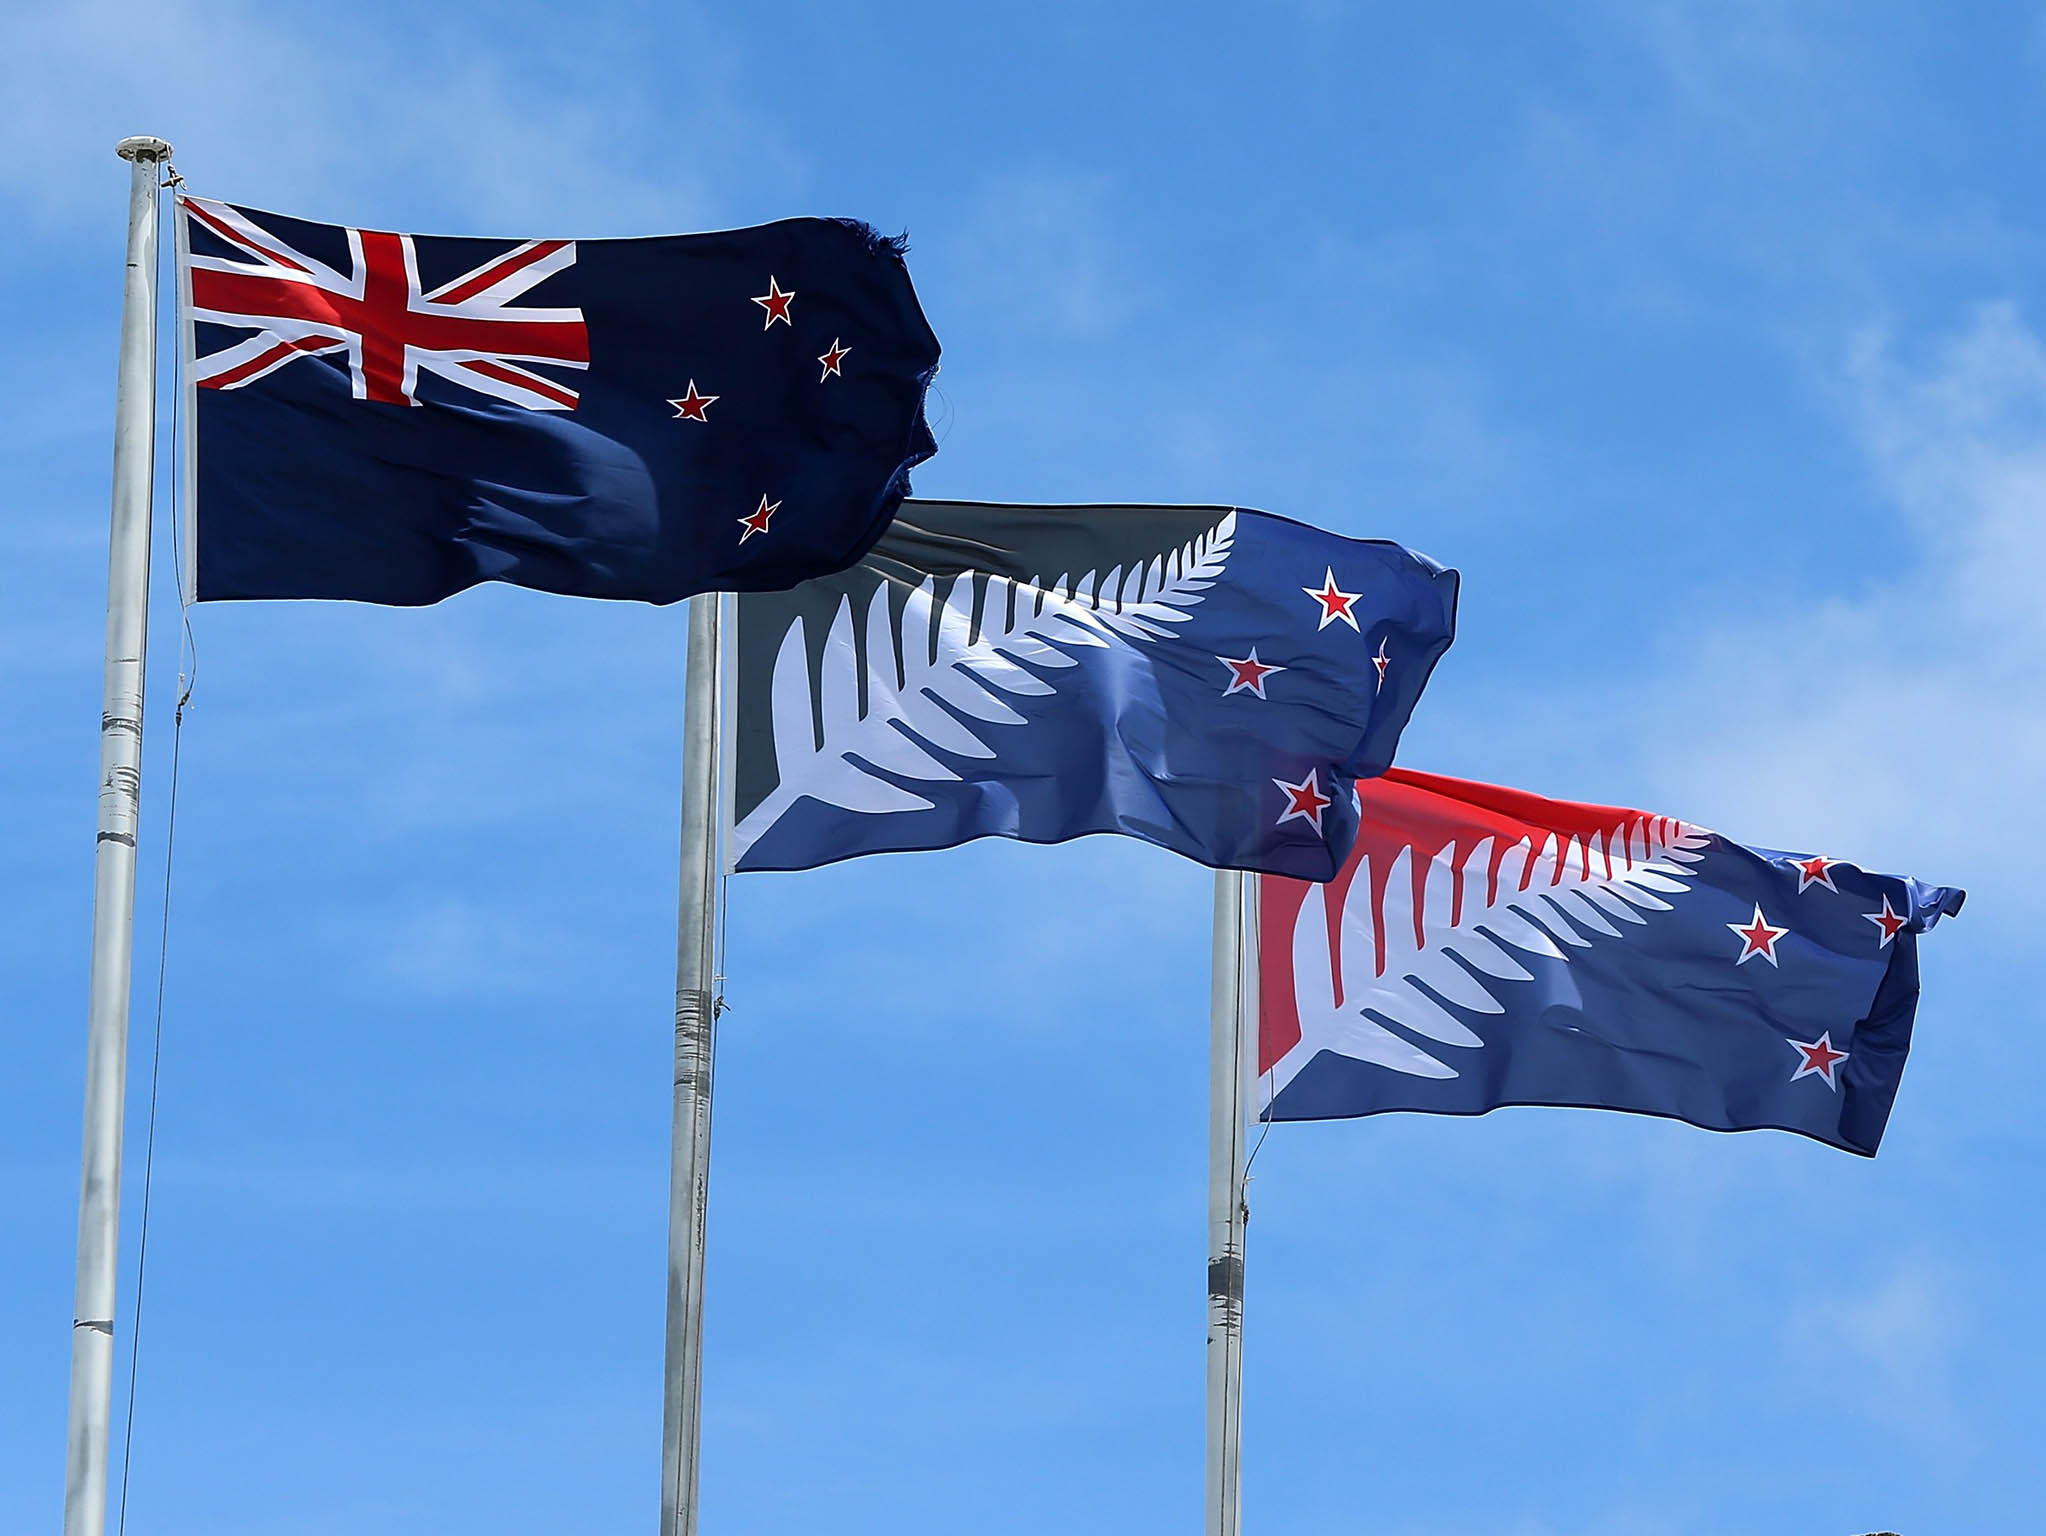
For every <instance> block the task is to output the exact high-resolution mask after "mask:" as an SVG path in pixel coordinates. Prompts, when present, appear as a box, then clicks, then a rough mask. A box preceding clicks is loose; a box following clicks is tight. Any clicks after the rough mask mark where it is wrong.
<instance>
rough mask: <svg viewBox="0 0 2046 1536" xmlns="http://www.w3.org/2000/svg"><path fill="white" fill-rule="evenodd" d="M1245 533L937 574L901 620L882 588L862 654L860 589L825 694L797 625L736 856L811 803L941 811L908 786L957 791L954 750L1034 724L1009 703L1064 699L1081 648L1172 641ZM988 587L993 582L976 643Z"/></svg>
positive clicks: (844, 616)
mask: <svg viewBox="0 0 2046 1536" xmlns="http://www.w3.org/2000/svg"><path fill="white" fill-rule="evenodd" d="M1235 537H1236V514H1235V513H1234V512H1230V513H1228V514H1227V515H1225V516H1224V517H1223V518H1222V520H1221V521H1220V522H1218V523H1217V524H1216V525H1215V526H1214V527H1213V528H1211V529H1209V530H1208V531H1207V532H1206V533H1203V534H1202V535H1201V536H1200V537H1199V538H1196V539H1194V540H1192V541H1190V542H1189V543H1187V544H1186V545H1184V546H1183V547H1182V548H1179V549H1176V550H1174V551H1172V552H1171V553H1170V554H1166V555H1159V556H1157V557H1156V558H1154V559H1153V560H1152V561H1151V562H1150V563H1149V564H1148V565H1146V564H1144V563H1142V562H1138V563H1135V564H1132V565H1131V566H1130V567H1129V568H1128V569H1127V570H1125V569H1124V568H1123V567H1121V566H1117V567H1115V568H1114V569H1113V570H1111V571H1109V572H1108V573H1107V575H1105V576H1101V577H1100V578H1099V579H1098V580H1097V577H1096V573H1095V572H1093V571H1089V572H1087V573H1086V574H1085V575H1083V576H1082V577H1081V578H1080V579H1079V580H1078V581H1077V582H1075V581H1072V580H1070V579H1069V577H1068V576H1066V575H1063V574H1062V575H1061V576H1060V577H1059V578H1058V580H1056V581H1054V582H1050V583H1042V582H1040V581H1038V580H1035V579H1033V580H1030V581H1020V582H1019V581H1015V580H1012V579H1010V578H1008V577H1005V576H982V575H980V574H979V573H977V572H973V571H967V572H964V573H963V574H961V575H958V576H954V577H952V578H951V579H950V581H949V582H948V583H947V584H946V585H945V589H944V595H943V597H942V598H941V597H940V596H939V592H938V587H939V582H938V578H937V577H935V576H931V577H926V578H925V580H924V581H923V583H922V585H920V586H918V587H916V588H915V589H914V590H912V591H911V592H910V594H909V599H908V601H907V602H906V603H905V604H904V605H903V609H902V614H901V617H900V619H899V621H898V620H896V619H895V618H894V617H893V616H892V615H891V613H890V611H889V596H888V594H889V587H888V584H887V583H886V582H883V583H882V584H881V585H880V586H878V587H877V588H876V589H875V590H874V593H873V595H872V596H871V597H870V598H868V599H867V602H866V611H865V613H864V615H862V616H861V621H862V622H863V624H864V628H865V643H864V645H863V646H861V645H856V644H855V638H854V626H855V619H854V615H853V601H852V598H851V596H850V595H848V596H846V597H844V598H842V599H841V600H840V602H839V605H838V612H837V614H836V615H835V616H834V617H833V619H832V622H831V628H830V630H829V632H828V633H827V634H826V635H825V638H824V655H823V659H822V664H821V668H820V672H819V676H820V682H819V686H818V688H817V690H816V693H815V694H814V695H813V693H812V690H811V684H810V677H811V672H810V658H809V649H808V637H807V636H806V635H805V633H804V627H803V621H802V619H801V618H798V619H796V620H795V621H794V622H793V623H791V624H790V625H789V628H788V631H787V633H786V634H784V635H783V636H782V640H781V647H780V649H779V651H778V652H777V653H776V655H775V662H774V674H773V679H772V684H771V688H770V704H769V707H770V709H771V711H772V716H773V737H774V760H775V771H776V773H777V774H778V775H779V778H780V782H779V783H778V784H777V785H776V786H775V788H774V790H773V792H772V793H770V794H769V795H768V796H767V797H766V798H765V799H763V800H762V801H761V802H760V803H759V804H758V805H756V806H754V807H753V808H752V809H751V810H749V811H748V812H747V813H746V815H745V817H744V818H743V819H742V820H741V821H740V822H739V824H738V826H737V827H736V828H735V829H734V831H733V842H734V856H735V857H737V856H738V855H741V854H743V853H744V852H745V850H746V849H748V848H749V847H751V846H752V845H753V843H754V842H756V841H757V840H758V839H759V838H760V837H761V836H762V835H763V834H764V833H765V832H766V831H767V829H768V828H769V827H771V826H773V825H774V823H775V822H776V821H777V820H779V819H780V818H781V816H782V815H783V814H784V813H786V812H787V811H788V810H789V809H790V808H791V807H792V806H794V805H795V804H796V802H798V801H799V800H803V799H811V800H818V801H821V802H823V803H824V804H826V805H831V806H836V807H838V808H839V809H841V810H847V811H854V812H859V813H862V814H867V815H887V814H891V813H896V812H902V811H921V810H928V809H930V808H931V806H932V805H933V803H934V802H933V801H931V800H930V799H929V798H927V797H926V796H924V795H921V794H919V793H917V792H916V791H915V790H913V789H907V788H904V787H903V786H902V785H901V784H899V783H897V782H895V781H896V780H909V781H911V782H913V783H924V784H940V783H947V782H956V781H957V780H958V778H959V774H958V773H957V772H956V771H955V770H954V769H952V768H951V767H949V766H947V764H946V762H945V756H946V755H949V756H951V757H954V758H978V759H982V760H985V759H989V758H992V757H994V756H995V753H996V748H995V745H994V739H997V738H996V731H997V728H1000V727H1015V726H1021V725H1025V724H1027V723H1028V721H1027V717H1026V716H1024V715H1023V714H1022V713H1020V712H1019V711H1018V710H1016V709H1015V708H1014V707H1013V706H1012V704H1011V702H1010V701H1011V700H1015V699H1028V698H1042V697H1045V696H1046V695H1049V694H1052V693H1055V692H1057V684H1056V683H1055V682H1054V681H1053V679H1054V678H1055V676H1056V674H1058V673H1059V672H1060V671H1062V670H1064V669H1066V668H1068V667H1072V666H1075V665H1077V664H1078V663H1077V657H1076V655H1075V654H1074V653H1075V652H1079V651H1085V650H1090V649H1105V648H1112V647H1117V646H1132V645H1136V644H1147V643H1149V642H1151V641H1154V640H1160V639H1164V638H1166V637H1168V636H1170V635H1171V634H1172V633H1173V626H1174V625H1178V624H1184V623H1186V621H1187V620H1188V619H1190V618H1191V617H1192V616H1193V615H1192V609H1193V608H1194V607H1195V606H1196V605H1197V604H1198V603H1199V602H1200V601H1201V599H1202V595H1203V594H1204V593H1205V592H1206V591H1207V590H1208V588H1209V587H1211V586H1213V585H1214V583H1215V582H1216V581H1217V580H1218V579H1219V578H1220V577H1221V575H1222V570H1223V567H1224V565H1225V564H1226V563H1227V561H1228V559H1229V551H1230V548H1231V546H1232V545H1233V544H1234V542H1235ZM976 588H983V590H981V593H980V627H979V633H978V635H976V634H975V633H974V624H973V617H974V595H975V591H976ZM898 623H899V626H900V632H901V634H900V643H899V645H898V641H897V632H896V631H897V625H898ZM862 650H864V653H865V654H864V655H862V654H861V652H862ZM898 653H899V654H900V656H901V665H900V667H899V668H898V666H897V663H896V657H897V655H898ZM863 675H864V678H865V682H866V708H865V709H864V710H862V709H861V708H860V682H861V678H862V676H863ZM941 754H942V755H941Z"/></svg>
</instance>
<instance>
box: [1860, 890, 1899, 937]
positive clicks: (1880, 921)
mask: <svg viewBox="0 0 2046 1536" xmlns="http://www.w3.org/2000/svg"><path fill="white" fill-rule="evenodd" d="M1861 915H1862V917H1863V918H1864V919H1865V920H1866V921H1868V922H1871V923H1874V924H1875V925H1876V927H1878V928H1880V929H1882V931H1883V936H1882V937H1881V938H1880V939H1878V940H1877V941H1876V948H1877V949H1883V948H1885V947H1887V946H1888V944H1889V942H1890V940H1892V939H1894V938H1895V937H1896V936H1897V935H1898V934H1900V933H1902V932H1903V931H1904V930H1905V928H1907V927H1909V926H1910V923H1911V919H1910V918H1908V917H1906V916H1904V915H1903V914H1902V913H1900V912H1898V911H1897V910H1895V909H1894V908H1893V907H1891V905H1890V898H1889V897H1888V896H1885V897H1883V909H1882V911H1880V912H1864V913H1862V914H1861Z"/></svg>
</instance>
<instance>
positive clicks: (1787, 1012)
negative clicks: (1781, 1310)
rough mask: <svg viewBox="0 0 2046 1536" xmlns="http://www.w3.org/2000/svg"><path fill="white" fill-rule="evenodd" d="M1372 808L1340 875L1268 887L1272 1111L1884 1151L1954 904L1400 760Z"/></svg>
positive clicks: (1365, 803) (1265, 1079)
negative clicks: (1936, 938)
mask: <svg viewBox="0 0 2046 1536" xmlns="http://www.w3.org/2000/svg"><path fill="white" fill-rule="evenodd" d="M1359 813H1360V832H1359V836H1358V838H1357V841H1356V844H1355V846H1354V848H1353V850H1352V855H1351V858H1350V860H1349V861H1348V863H1347V864H1346V865H1345V867H1344V869H1343V871H1342V872H1341V874H1340V875H1339V876H1338V878H1337V880H1336V881H1334V882H1332V883H1330V884H1329V885H1327V886H1323V887H1308V886H1305V885H1301V884H1299V883H1297V882H1292V881H1283V880H1272V879H1267V880H1264V881H1262V882H1260V887H1259V897H1260V920H1259V932H1260V945H1259V949H1260V972H1261V976H1260V1007H1259V1014H1260V1038H1259V1071H1260V1086H1261V1089H1262V1100H1261V1101H1262V1102H1263V1104H1264V1105H1265V1116H1266V1118H1269V1119H1273V1120H1323V1119H1336V1118H1343V1117H1348V1116H1356V1115H1369V1114H1378V1113H1382V1112H1384V1111H1388V1110H1416V1111H1421V1112H1425V1113H1434V1114H1465V1115H1468V1114H1482V1113H1484V1112H1486V1111H1487V1110H1491V1109H1496V1108H1499V1107H1501V1106H1504V1105H1515V1104H1551V1105H1577V1106H1583V1107H1589V1108H1600V1109H1619V1110H1630V1111H1633V1112H1636V1113H1640V1114H1651V1115H1664V1116H1669V1117H1672V1118H1675V1119H1679V1120H1684V1121H1688V1122H1690V1123H1691V1124H1693V1125H1699V1126H1704V1127H1706V1128H1708V1129H1711V1130H1721V1131H1733V1130H1751V1129H1760V1128H1775V1129H1780V1130H1788V1131H1795V1132H1799V1133H1801V1134H1803V1135H1806V1136H1811V1137H1814V1138H1816V1139H1818V1140H1820V1141H1824V1142H1827V1143H1829V1144H1831V1145H1833V1146H1837V1147H1842V1148H1845V1149H1847V1150H1849V1151H1853V1152H1858V1153H1862V1154H1864V1155H1869V1156H1872V1155H1874V1153H1875V1151H1876V1148H1877V1146H1878V1145H1879V1143H1880V1142H1881V1140H1882V1135H1883V1129H1884V1127H1885V1125H1886V1124H1887V1123H1888V1121H1889V1116H1890V1109H1891V1106H1892V1104H1893V1102H1894V1101H1895V1099H1896V1095H1897V1087H1898V1083H1899V1081H1900V1079H1901V1077H1902V1074H1903V1070H1904V1061H1905V1057H1906V1055H1907V1053H1908V1052H1909V1050H1910V1045H1911V1029H1912V1021H1913V1017H1914V1014H1915V1012H1916V1009H1917V1002H1918V953H1917V939H1918V935H1919V934H1921V933H1923V932H1925V931H1926V930H1927V929H1929V928H1931V927H1932V925H1933V924H1934V923H1936V922H1937V921H1938V920H1939V919H1940V918H1941V917H1943V916H1951V915H1953V914H1954V913H1956V912H1958V911H1959V910H1960V909H1961V904H1962V901H1963V899H1964V895H1965V893H1964V892H1962V891H1960V890H1958V889H1954V888H1950V887H1945V886H1934V885H1927V884H1924V883H1922V882H1920V881H1917V880H1912V879H1906V878H1899V877H1896V876H1890V875H1878V874H1872V873H1870V872H1868V871H1866V870H1863V869H1860V868H1858V867H1856V866H1854V865H1852V864H1849V863H1846V862H1844V861H1842V860H1838V859H1832V858H1827V857H1822V856H1819V855H1813V854H1789V853H1779V852H1775V851H1772V850H1768V849H1761V848H1749V847H1745V846H1743V845H1741V844H1739V843H1736V842H1733V841H1731V840H1730V839H1728V838H1725V837H1722V836H1720V835H1719V834H1717V833H1714V832H1709V831H1707V830H1705V829H1704V828H1702V827H1697V826H1693V825H1691V824H1689V823H1686V822H1682V821H1680V820H1677V819H1675V818H1671V817H1663V816H1651V815H1647V814H1645V813H1642V812H1638V811H1629V810H1623V809H1620V808H1617V807H1609V806H1595V805H1581V804H1576V803H1572V802H1564V801H1553V800H1547V799H1543V798H1541V797H1539V796H1534V795H1528V794H1523V793H1521V792H1519V791H1514V790H1507V789H1501V788H1498V787H1496V786H1491V785H1482V784H1471V783H1468V782H1465V781H1462V780H1456V779H1445V778H1439V777H1436V776H1434V775H1429V774H1420V773H1414V772H1410V771H1407V770H1404V769H1395V770H1393V772H1392V773H1390V774H1389V775H1387V776H1386V777H1384V778H1382V779H1378V780H1374V781H1372V782H1370V783H1367V784H1363V785H1360V786H1359Z"/></svg>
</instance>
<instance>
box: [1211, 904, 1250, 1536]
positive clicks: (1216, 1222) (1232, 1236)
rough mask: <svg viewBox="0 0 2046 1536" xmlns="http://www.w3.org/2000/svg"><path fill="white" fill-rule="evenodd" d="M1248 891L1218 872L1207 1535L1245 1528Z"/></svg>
mask: <svg viewBox="0 0 2046 1536" xmlns="http://www.w3.org/2000/svg"><path fill="white" fill-rule="evenodd" d="M1245 887H1246V881H1245V880H1244V877H1243V875H1242V874H1241V873H1240V872H1238V871H1236V870H1226V869H1225V870H1217V871H1216V872H1215V952H1214V979H1213V983H1212V988H1213V990H1212V993H1211V1004H1210V1013H1209V1055H1208V1451H1207V1469H1208V1489H1207V1523H1206V1533H1207V1536H1240V1532H1241V1531H1242V1528H1243V1511H1242V1504H1241V1481H1240V1468H1241V1462H1242V1439H1243V1226H1244V1219H1245V1216H1246V1212H1245V1209H1244V1203H1243V1142H1244V1129H1245V1122H1246V1119H1247V1112H1248V1107H1249V1102H1250V1077H1249V1075H1248V1061H1247V1040H1248V1036H1249V1032H1248V1031H1247V1030H1246V1029H1245V1028H1244V1001H1245V996H1246V988H1245V986H1244V981H1245V976H1246V973H1247V971H1248V966H1247V965H1246V963H1245V962H1246V956H1247V953H1248V946H1247V943H1246V924H1245V920H1244V917H1245Z"/></svg>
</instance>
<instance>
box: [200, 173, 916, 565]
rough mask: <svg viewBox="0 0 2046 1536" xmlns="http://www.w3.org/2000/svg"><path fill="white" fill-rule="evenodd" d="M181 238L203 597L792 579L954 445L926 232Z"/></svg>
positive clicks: (271, 217) (300, 226) (875, 522)
mask: <svg viewBox="0 0 2046 1536" xmlns="http://www.w3.org/2000/svg"><path fill="white" fill-rule="evenodd" d="M177 227H178V245H179V281H180V298H181V308H182V311H183V313H182V316H181V319H182V325H181V331H182V333H183V343H184V355H185V379H186V383H187V385H188V399H189V401H190V405H191V411H190V416H191V427H192V436H191V439H190V450H189V451H190V454H191V470H192V496H191V502H192V506H191V508H190V515H191V517H192V519H193V523H192V537H191V538H190V539H189V540H188V549H189V551H190V558H192V559H193V563H194V569H193V570H192V571H190V572H188V573H187V591H188V593H190V595H192V596H195V597H196V598H198V599H201V600H204V599H211V598H272V597H279V598H322V597H324V598H352V599H355V600H358V601H361V602H370V603H395V604H422V603H432V602H437V601H439V600H440V599H441V598H444V597H447V596H448V595H450V594H451V593H454V592H459V591H461V590H462V589H463V588H465V587H470V586H474V585H475V584H476V583H478V582H483V581H504V582H510V583H512V584H514V585H517V586H523V587H535V588H539V589H540V590H542V591H548V592H564V593H572V594H575V595H578V596H584V597H601V598H632V599H637V600H640V601H643V602H650V603H671V602H675V601H677V600H678V599H681V598H685V597H688V596H690V595H691V594H692V593H696V592H705V591H714V590H722V591H761V590H772V589H777V588H783V587H790V586H794V585H795V584H796V583H797V582H800V581H803V580H806V579H808V578H810V577H812V576H818V575H822V574H825V573H827V572H830V571H835V570H839V569H842V568H843V567H845V566H847V565H850V564H852V563H853V562H854V561H855V560H857V559H859V557H860V556H861V555H862V554H864V553H865V552H866V549H867V547H868V546H869V545H870V544H872V543H873V541H874V540H875V538H877V537H878V536H879V535H880V532H881V530H882V529H883V528H885V527H886V526H887V524H888V520H889V519H890V518H891V517H892V516H893V515H894V512H895V508H896V506H897V504H898V503H899V502H900V501H901V500H902V498H903V497H904V496H905V495H906V494H908V490H909V471H910V468H911V466H913V465H915V464H917V463H920V462H921V461H922V460H924V459H926V458H928V457H930V455H931V454H932V453H933V452H934V451H935V449H936V444H935V443H934V442H933V441H932V438H931V434H930V431H929V429H928V427H927V426H926V425H925V423H924V413H923V401H924V390H925V386H926V385H927V384H928V383H929V382H930V379H931V376H932V375H933V374H934V373H936V371H937V366H938V342H937V338H936V337H935V336H933V335H932V334H931V329H930V326H929V325H928V324H927V323H926V322H925V320H924V316H923V311H922V310H921V309H920V308H919V307H918V305H917V299H916V294H915V291H914V290H913V289H912V288H911V287H910V282H909V273H908V270H907V268H906V267H905V266H904V263H903V254H902V242H901V241H900V240H892V239H888V238H885V237H883V236H881V235H879V234H877V233H876V232H875V231H874V230H872V229H871V228H869V227H868V226H866V225H864V224H859V223H855V222H853V221H851V220H848V219H786V220H783V221H782V222H780V223H777V224H767V225H762V226H760V227H759V228H755V229H737V230H726V231H724V232H722V233H718V234H704V235H672V236H661V237H656V238H649V239H630V240H482V239H467V238H456V237H450V236H437V235H407V234H394V233H389V232H386V231H381V230H374V229H357V228H349V227H346V226H342V225H335V224H316V223H312V222H309V221H307V220H304V219H295V218H287V217H285V216H284V215H282V214H275V213H265V212H262V211H260V210H258V209H254V208H244V207H238V206H235V205H232V204H229V203H222V202H214V201H211V200H209V199H206V198H200V197H192V196H188V195H182V194H181V195H180V196H179V197H178V199H177ZM194 587H196V590H193V589H194Z"/></svg>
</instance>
